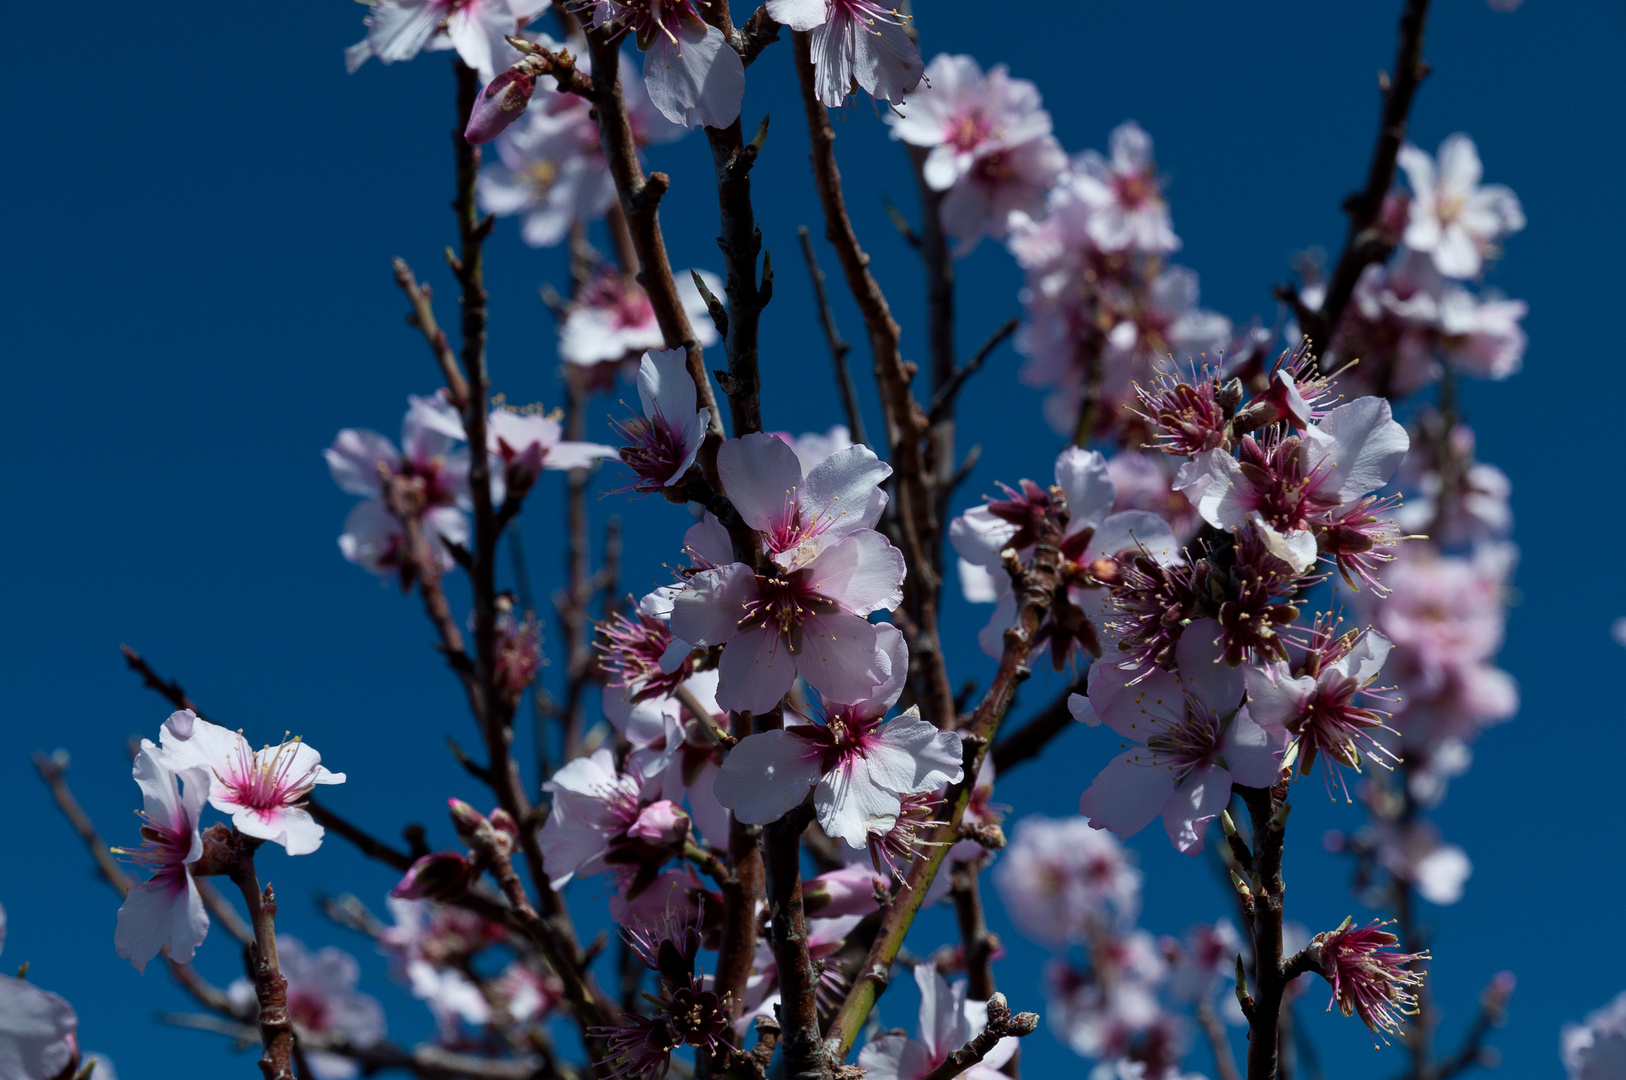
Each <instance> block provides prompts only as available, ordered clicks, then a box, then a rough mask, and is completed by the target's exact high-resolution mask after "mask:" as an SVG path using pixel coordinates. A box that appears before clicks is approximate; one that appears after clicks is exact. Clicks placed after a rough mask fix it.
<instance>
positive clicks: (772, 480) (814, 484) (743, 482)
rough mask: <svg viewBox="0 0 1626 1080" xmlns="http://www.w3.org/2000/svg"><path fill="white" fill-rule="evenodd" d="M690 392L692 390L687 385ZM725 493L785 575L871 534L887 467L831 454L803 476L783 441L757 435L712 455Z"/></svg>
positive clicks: (860, 453)
mask: <svg viewBox="0 0 1626 1080" xmlns="http://www.w3.org/2000/svg"><path fill="white" fill-rule="evenodd" d="M691 385H693V384H692V383H691ZM717 475H718V476H719V477H720V478H721V479H722V482H723V491H724V494H726V495H727V496H728V498H729V500H730V501H731V502H732V503H733V504H734V509H736V510H738V511H739V514H740V517H742V518H744V519H745V523H746V524H747V525H749V526H751V528H753V529H755V530H756V531H757V533H758V534H759V535H760V536H761V537H762V544H763V547H764V549H765V550H766V551H767V553H768V555H769V556H771V557H772V559H773V561H774V562H775V563H776V564H778V565H779V566H781V567H784V568H785V569H795V568H796V567H799V566H804V565H806V564H807V563H808V562H809V561H810V560H811V559H813V558H814V557H815V556H817V555H818V554H819V552H821V551H823V550H824V549H825V548H826V547H828V546H829V545H831V544H833V543H835V542H837V541H838V540H841V539H843V538H844V537H848V536H853V535H855V534H857V533H859V532H865V531H870V530H873V529H874V528H875V524H876V522H878V521H879V520H880V518H881V511H882V510H884V509H885V508H886V493H885V492H883V491H882V490H881V487H880V485H881V482H882V481H884V480H885V479H886V478H887V477H888V476H891V475H892V467H891V466H890V465H888V464H886V463H885V462H884V461H881V460H880V459H879V458H877V457H876V456H875V452H874V451H872V450H871V449H870V448H869V447H867V446H851V447H848V448H847V449H845V450H839V451H836V452H835V453H833V454H831V455H830V456H829V457H827V458H825V460H823V461H821V462H819V464H817V465H815V466H814V467H813V468H812V469H810V470H808V472H807V473H806V475H805V476H804V475H803V473H802V464H801V461H800V460H799V459H798V458H797V456H796V452H795V451H794V450H793V449H791V447H790V446H789V445H787V444H786V443H785V441H784V440H782V439H780V438H778V437H777V436H774V435H768V434H764V433H762V432H758V433H756V434H753V435H746V436H745V437H744V438H739V439H730V440H728V441H727V442H725V443H724V444H723V445H722V446H721V447H720V448H719V449H718V451H717Z"/></svg>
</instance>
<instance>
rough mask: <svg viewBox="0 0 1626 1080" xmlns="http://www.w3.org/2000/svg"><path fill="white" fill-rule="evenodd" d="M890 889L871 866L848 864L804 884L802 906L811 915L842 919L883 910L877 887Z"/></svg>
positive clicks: (883, 889)
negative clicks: (876, 897) (877, 895)
mask: <svg viewBox="0 0 1626 1080" xmlns="http://www.w3.org/2000/svg"><path fill="white" fill-rule="evenodd" d="M877 889H880V890H882V891H883V892H884V891H885V889H886V880H885V879H884V878H880V877H877V876H876V874H875V872H874V871H873V870H871V869H870V868H869V867H867V866H847V867H843V868H842V869H840V870H832V871H830V872H829V873H828V874H820V875H819V876H818V877H816V878H812V879H811V880H809V881H805V882H803V883H802V906H803V908H804V909H805V910H806V912H807V914H809V915H817V916H818V917H819V918H821V919H839V918H841V917H842V916H844V915H868V914H869V913H870V912H872V911H876V910H878V909H879V907H880V904H879V903H878V902H877V901H876V899H875V893H876V890H877Z"/></svg>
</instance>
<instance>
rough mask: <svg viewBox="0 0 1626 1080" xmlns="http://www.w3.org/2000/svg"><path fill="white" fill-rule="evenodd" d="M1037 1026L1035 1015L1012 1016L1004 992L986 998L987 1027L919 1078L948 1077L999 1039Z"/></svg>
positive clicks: (947, 1079)
mask: <svg viewBox="0 0 1626 1080" xmlns="http://www.w3.org/2000/svg"><path fill="white" fill-rule="evenodd" d="M1038 1028H1039V1014H1038V1013H1031V1012H1024V1013H1016V1014H1015V1015H1012V1013H1011V1007H1010V1006H1009V1005H1007V1004H1006V1003H1005V995H1004V994H995V995H994V996H993V997H991V998H989V999H988V1026H987V1027H985V1028H984V1029H983V1030H982V1031H980V1032H978V1033H977V1034H976V1035H975V1036H974V1037H973V1038H972V1039H971V1041H970V1042H968V1043H966V1044H965V1045H964V1046H962V1047H960V1048H959V1049H958V1050H954V1051H952V1052H950V1054H949V1056H948V1057H947V1058H946V1059H944V1061H943V1063H942V1064H941V1065H939V1066H937V1068H935V1069H933V1070H932V1071H931V1072H929V1073H927V1074H926V1075H925V1076H923V1077H921V1080H950V1078H951V1077H955V1076H959V1075H960V1074H961V1073H963V1072H965V1071H966V1070H967V1069H969V1068H971V1066H973V1065H975V1064H977V1063H978V1062H979V1061H981V1060H982V1059H983V1058H985V1057H987V1056H988V1053H989V1051H991V1050H993V1048H994V1047H995V1045H997V1044H998V1042H999V1040H1001V1039H1010V1038H1016V1039H1020V1038H1023V1037H1025V1036H1028V1035H1032V1034H1033V1033H1034V1032H1035V1031H1037V1030H1038Z"/></svg>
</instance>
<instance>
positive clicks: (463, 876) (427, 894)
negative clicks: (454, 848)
mask: <svg viewBox="0 0 1626 1080" xmlns="http://www.w3.org/2000/svg"><path fill="white" fill-rule="evenodd" d="M468 887H469V863H468V860H467V859H465V858H463V856H461V855H458V854H455V853H453V852H449V851H440V852H435V853H434V854H432V855H425V856H423V857H422V858H420V859H418V860H417V861H416V862H414V863H413V864H412V865H411V866H410V867H408V868H407V872H406V874H405V875H403V876H402V878H401V880H400V881H399V882H398V883H396V886H395V888H393V889H391V890H390V895H391V896H393V897H395V898H396V899H397V900H452V899H455V898H456V897H459V896H462V895H463V893H464V892H466V891H467V890H468Z"/></svg>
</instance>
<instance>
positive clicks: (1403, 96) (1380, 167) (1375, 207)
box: [1291, 0, 1429, 355]
mask: <svg viewBox="0 0 1626 1080" xmlns="http://www.w3.org/2000/svg"><path fill="white" fill-rule="evenodd" d="M1428 5H1429V0H1406V7H1405V9H1404V11H1403V12H1402V13H1401V16H1400V33H1399V38H1400V43H1399V46H1398V48H1397V50H1396V55H1395V67H1394V74H1393V76H1392V77H1385V78H1384V79H1383V82H1382V90H1383V113H1382V116H1381V118H1380V119H1379V121H1378V138H1377V143H1376V144H1375V145H1374V146H1373V148H1372V161H1371V164H1369V165H1368V166H1367V170H1366V186H1365V187H1364V188H1362V189H1361V190H1360V191H1359V192H1357V193H1356V194H1354V195H1351V196H1350V197H1349V198H1348V199H1347V200H1345V202H1344V210H1345V212H1346V213H1348V215H1349V231H1348V233H1347V234H1346V237H1345V240H1344V250H1343V252H1342V253H1341V254H1340V255H1339V256H1338V262H1337V264H1336V265H1335V266H1334V267H1333V271H1332V274H1331V276H1330V277H1329V278H1328V280H1327V296H1326V299H1325V300H1323V301H1322V303H1321V307H1320V308H1319V309H1308V308H1305V307H1304V306H1303V305H1302V304H1300V303H1298V301H1297V297H1296V294H1295V295H1294V296H1293V297H1291V299H1292V301H1293V304H1294V307H1295V309H1296V313H1297V315H1298V317H1299V325H1300V327H1301V328H1302V330H1303V333H1304V336H1305V337H1307V338H1309V339H1310V348H1311V350H1312V351H1313V352H1314V353H1316V354H1317V355H1320V354H1321V353H1322V352H1323V351H1324V350H1325V349H1326V346H1327V343H1328V342H1329V341H1331V340H1332V336H1333V334H1335V333H1336V332H1337V330H1338V323H1339V320H1340V319H1342V318H1343V314H1344V309H1345V307H1347V306H1348V304H1349V298H1350V297H1351V296H1353V295H1354V293H1355V284H1356V282H1358V281H1359V280H1360V277H1361V271H1362V270H1364V269H1366V268H1367V267H1368V266H1369V265H1371V264H1372V263H1375V262H1382V261H1383V260H1384V259H1387V258H1388V257H1389V255H1390V253H1391V252H1392V251H1393V250H1394V245H1393V244H1392V243H1391V242H1390V241H1388V240H1386V239H1384V237H1383V236H1382V234H1381V232H1380V231H1379V228H1378V220H1379V218H1380V216H1381V215H1382V212H1383V201H1384V199H1386V198H1387V197H1388V195H1389V188H1390V187H1392V186H1393V185H1394V178H1395V158H1396V156H1397V155H1398V154H1399V153H1400V147H1401V146H1402V145H1403V144H1404V143H1405V141H1406V120H1407V117H1408V116H1409V115H1410V113H1411V103H1412V98H1413V97H1415V96H1416V94H1417V88H1418V86H1419V85H1421V84H1422V81H1423V79H1424V78H1426V77H1427V75H1428V64H1427V63H1425V62H1424V61H1423V30H1424V27H1425V25H1426V23H1427V21H1428Z"/></svg>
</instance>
